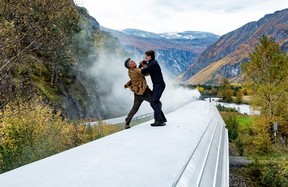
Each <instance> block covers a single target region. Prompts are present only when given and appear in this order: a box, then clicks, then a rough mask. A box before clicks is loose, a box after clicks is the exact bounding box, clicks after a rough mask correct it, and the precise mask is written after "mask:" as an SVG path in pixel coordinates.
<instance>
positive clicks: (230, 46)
mask: <svg viewBox="0 0 288 187" xmlns="http://www.w3.org/2000/svg"><path fill="white" fill-rule="evenodd" d="M263 35H266V36H268V37H269V38H272V39H274V40H275V41H276V42H277V43H278V44H279V45H280V47H281V49H282V50H283V52H287V50H288V49H287V45H288V44H287V42H288V9H284V10H282V11H277V12H275V13H273V14H268V15H265V16H264V17H263V18H261V19H260V20H258V21H255V22H250V23H247V24H246V25H244V26H242V27H240V28H238V29H237V30H234V31H232V32H229V33H227V34H225V35H223V36H221V37H220V38H219V40H218V41H216V42H215V43H214V44H213V45H211V46H209V47H208V48H207V49H206V50H205V51H204V52H203V53H202V54H201V55H200V56H199V57H198V58H197V59H196V60H195V62H194V63H192V64H191V65H190V67H189V68H188V69H187V71H186V72H185V73H183V74H182V75H181V76H179V78H178V79H179V80H180V81H182V82H186V83H191V84H205V83H206V84H207V83H211V84H217V83H219V81H220V80H221V79H222V78H223V77H225V78H228V79H230V80H232V81H234V82H239V81H241V80H242V79H241V75H242V72H241V68H240V65H241V64H242V63H243V62H247V61H249V53H251V52H253V51H254V49H255V46H256V45H257V44H258V43H259V39H260V38H261V37H262V36H263Z"/></svg>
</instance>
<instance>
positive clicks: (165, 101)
mask: <svg viewBox="0 0 288 187" xmlns="http://www.w3.org/2000/svg"><path fill="white" fill-rule="evenodd" d="M143 56H144V55H143ZM127 58H129V56H123V55H119V54H116V53H115V54H109V55H107V54H106V55H104V54H102V55H100V58H99V60H97V62H95V63H94V64H93V66H92V67H91V69H90V70H89V72H90V73H89V74H90V75H91V76H92V77H93V78H94V79H95V80H96V81H97V82H98V83H99V85H98V86H99V89H102V90H111V91H110V92H109V93H105V95H103V96H102V97H103V98H105V101H104V103H105V105H107V106H108V107H109V108H110V109H112V110H113V109H116V110H118V111H115V114H116V115H127V114H128V112H129V111H130V109H131V108H132V106H133V101H134V93H133V92H131V91H130V90H129V89H125V88H124V84H125V83H126V82H127V81H129V80H130V78H129V76H128V69H127V68H125V66H124V61H125V60H126V59H127ZM133 59H134V58H133ZM134 60H135V62H136V63H138V62H139V61H140V60H141V59H134ZM167 75H168V73H165V72H163V76H164V81H165V83H166V88H165V90H164V92H163V95H162V97H161V99H160V100H161V102H162V107H163V108H162V109H163V111H164V113H167V112H171V111H174V110H176V109H178V108H180V107H181V106H184V105H185V104H188V103H190V102H192V101H195V100H197V99H198V98H199V97H200V93H199V91H198V90H190V89H187V88H183V87H180V86H178V85H175V84H174V83H173V79H172V78H170V77H168V76H167ZM146 80H147V83H148V86H149V88H150V89H151V90H152V89H153V85H152V82H151V78H150V76H147V77H146ZM120 110H121V111H120ZM152 112H153V109H152V108H151V106H150V104H149V103H148V102H146V101H144V102H143V103H142V105H141V107H140V109H139V111H138V112H137V114H136V116H137V115H141V114H145V113H152ZM113 117H118V116H113Z"/></svg>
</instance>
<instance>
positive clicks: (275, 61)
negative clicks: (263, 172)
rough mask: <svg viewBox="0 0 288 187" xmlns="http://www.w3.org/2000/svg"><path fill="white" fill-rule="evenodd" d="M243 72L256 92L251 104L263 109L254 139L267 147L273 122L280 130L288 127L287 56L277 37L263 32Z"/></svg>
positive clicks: (270, 139) (271, 136)
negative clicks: (274, 39)
mask: <svg viewBox="0 0 288 187" xmlns="http://www.w3.org/2000/svg"><path fill="white" fill-rule="evenodd" d="M243 72H244V74H245V75H246V77H247V78H248V79H249V82H248V85H249V87H250V89H251V90H252V92H253V96H252V99H251V104H252V106H253V107H254V108H255V109H258V110H259V111H260V116H259V118H258V122H257V125H256V126H255V131H256V133H257V138H256V139H255V141H254V143H255V145H259V147H261V149H262V150H266V151H267V150H268V149H267V148H269V145H271V142H272V139H273V122H274V121H278V124H279V131H278V133H280V134H283V133H284V134H285V133H287V130H288V129H287V125H288V123H287V120H286V119H287V104H288V100H287V99H288V87H287V85H288V58H287V56H286V55H285V54H284V53H282V52H281V50H280V47H279V45H278V44H277V43H276V42H275V41H273V40H272V39H269V38H268V37H267V36H263V37H262V38H261V39H260V43H259V44H258V45H257V46H256V48H255V51H254V52H253V53H251V54H250V62H248V63H246V64H244V65H243ZM284 134H283V135H284ZM269 142H270V143H269ZM260 145H261V146H260ZM263 146H264V147H263Z"/></svg>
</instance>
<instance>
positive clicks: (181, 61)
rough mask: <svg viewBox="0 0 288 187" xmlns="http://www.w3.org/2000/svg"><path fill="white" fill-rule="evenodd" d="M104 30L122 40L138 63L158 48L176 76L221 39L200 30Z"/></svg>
mask: <svg viewBox="0 0 288 187" xmlns="http://www.w3.org/2000/svg"><path fill="white" fill-rule="evenodd" d="M101 29H102V30H104V31H106V32H109V33H111V34H112V35H113V36H114V37H116V38H118V40H119V41H120V43H121V44H122V45H123V47H124V48H125V49H126V50H127V51H128V52H130V53H131V55H133V58H136V60H141V59H143V58H144V53H145V51H147V50H150V49H154V50H155V51H156V58H157V60H158V62H159V63H160V65H161V66H163V69H165V70H167V71H168V72H169V74H170V75H171V76H172V77H176V76H178V75H180V74H182V73H184V71H185V70H186V69H187V68H188V67H189V65H190V64H191V62H193V61H194V60H195V59H196V58H197V57H198V55H200V54H201V53H202V52H203V51H204V50H205V49H206V48H207V46H209V45H211V44H212V43H214V42H215V41H216V40H217V39H218V38H219V36H218V35H215V34H212V33H208V32H198V31H185V32H173V33H160V34H156V33H152V32H147V31H142V30H138V29H125V30H121V31H117V30H112V29H108V28H105V27H101Z"/></svg>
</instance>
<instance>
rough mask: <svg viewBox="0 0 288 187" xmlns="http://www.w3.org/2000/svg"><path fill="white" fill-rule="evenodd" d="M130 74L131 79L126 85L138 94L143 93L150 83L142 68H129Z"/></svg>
mask: <svg viewBox="0 0 288 187" xmlns="http://www.w3.org/2000/svg"><path fill="white" fill-rule="evenodd" d="M128 76H129V77H130V81H128V82H127V83H126V84H125V85H124V87H125V88H129V89H130V90H131V91H132V92H134V93H135V94H137V95H143V93H144V92H145V90H146V88H147V87H148V85H147V82H146V79H145V76H144V75H143V74H142V73H141V69H140V68H134V69H129V70H128Z"/></svg>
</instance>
